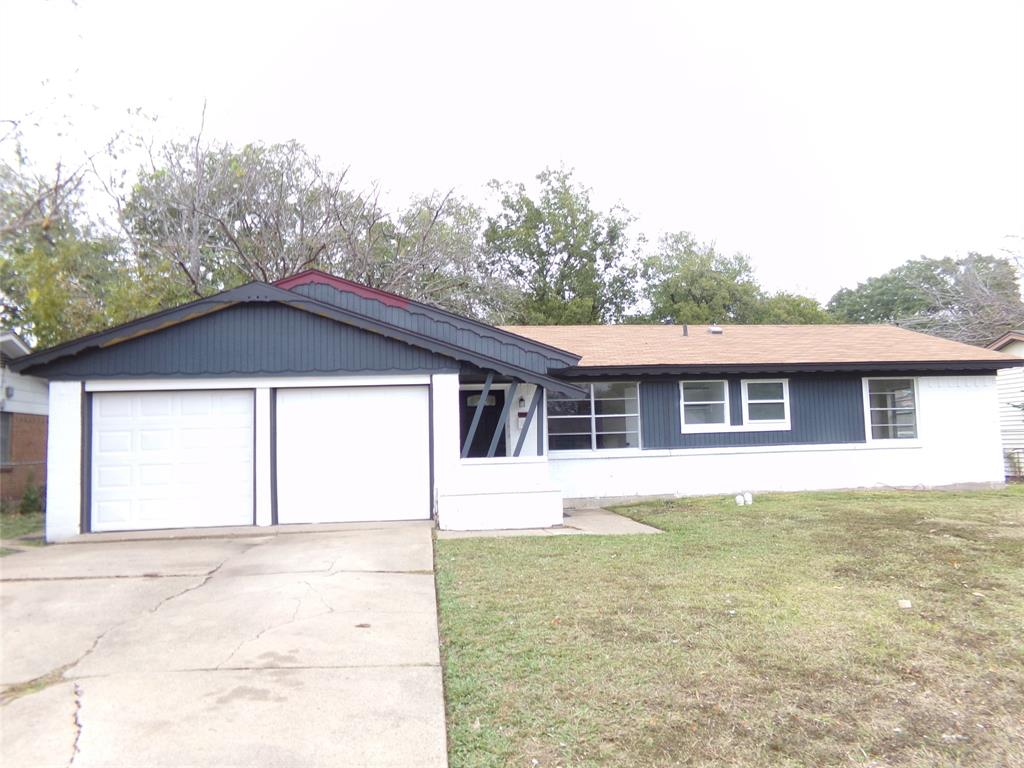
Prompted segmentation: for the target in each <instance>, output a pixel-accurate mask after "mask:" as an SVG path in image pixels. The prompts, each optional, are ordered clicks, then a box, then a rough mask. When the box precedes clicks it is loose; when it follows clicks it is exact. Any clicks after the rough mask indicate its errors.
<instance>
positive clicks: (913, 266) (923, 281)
mask: <svg viewBox="0 0 1024 768" xmlns="http://www.w3.org/2000/svg"><path fill="white" fill-rule="evenodd" d="M952 263H953V262H952V260H951V259H944V260H936V259H917V260H913V261H908V262H906V263H905V264H901V265H900V266H898V267H896V268H895V269H891V270H889V271H888V272H886V273H885V274H884V275H879V276H878V277H870V278H868V279H867V280H865V281H864V282H863V283H860V284H859V285H857V287H856V288H852V289H851V288H842V289H840V290H839V291H838V292H837V293H836V294H835V295H834V296H833V297H832V298H831V299H830V300H829V302H828V305H827V306H828V312H829V314H831V315H832V316H833V317H834V318H835V319H836V320H837V321H839V322H841V323H895V322H897V321H899V320H900V319H902V318H905V317H912V316H914V315H917V314H919V313H923V312H929V311H931V310H933V309H934V307H933V304H932V301H931V298H930V293H931V292H930V291H928V290H927V289H926V286H931V288H932V292H933V291H934V290H935V288H937V286H938V285H939V284H941V283H942V282H943V281H944V280H945V279H946V274H945V273H947V272H948V269H949V268H950V267H951V266H952Z"/></svg>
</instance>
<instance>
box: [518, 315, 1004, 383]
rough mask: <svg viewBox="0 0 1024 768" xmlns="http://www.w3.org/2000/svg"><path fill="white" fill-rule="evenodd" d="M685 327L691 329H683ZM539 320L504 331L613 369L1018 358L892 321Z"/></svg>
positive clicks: (959, 364) (972, 366)
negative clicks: (715, 327)
mask: <svg viewBox="0 0 1024 768" xmlns="http://www.w3.org/2000/svg"><path fill="white" fill-rule="evenodd" d="M684 328H685V330H684ZM708 328H709V326H707V325H690V326H688V327H684V326H681V325H538V326H509V327H506V328H505V330H508V331H511V332H513V333H517V334H522V335H524V336H529V337H530V338H534V339H536V340H538V341H541V342H544V343H545V344H555V345H559V346H563V347H565V348H567V349H571V350H573V351H574V352H576V353H577V354H579V355H580V356H581V359H580V362H579V363H578V364H577V366H576V368H575V372H579V373H596V372H598V371H614V370H622V371H625V370H628V369H634V370H639V369H643V370H659V371H664V372H670V371H672V370H690V371H709V372H710V371H716V370H717V371H726V370H735V371H743V370H856V369H859V370H865V369H874V370H884V369H898V368H902V369H904V370H909V369H921V370H929V369H942V370H994V369H996V368H1002V367H1007V366H1009V365H1013V364H1017V365H1019V364H1020V360H1019V358H1013V357H1011V356H1010V355H1004V354H1002V353H999V352H994V351H992V350H987V349H983V348H981V347H975V346H971V345H969V344H961V343H959V342H956V341H950V340H948V339H941V338H938V337H936V336H929V335H928V334H924V333H918V332H915V331H908V330H906V329H904V328H898V327H896V326H892V325H725V326H721V328H722V333H721V334H713V333H709V332H708Z"/></svg>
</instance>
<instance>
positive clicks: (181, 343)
mask: <svg viewBox="0 0 1024 768" xmlns="http://www.w3.org/2000/svg"><path fill="white" fill-rule="evenodd" d="M41 367H42V368H43V370H42V371H41V373H42V375H44V376H46V377H47V378H51V379H84V378H117V377H143V376H211V375H212V376H247V375H281V376H288V375H315V374H330V373H344V374H356V373H439V372H457V371H458V370H459V367H460V364H459V363H458V362H457V361H455V360H453V359H451V358H448V357H445V356H443V355H439V354H436V353H434V352H431V351H429V350H426V349H422V348H419V347H414V346H411V345H409V344H406V343H404V342H401V341H396V340H394V339H389V338H387V337H385V336H381V335H379V334H376V333H372V332H370V331H364V330H361V329H359V328H354V327H352V326H348V325H345V324H343V323H339V322H336V321H334V320H330V319H327V318H325V317H320V316H318V315H314V314H310V313H309V312H303V311H301V310H298V309H293V308H292V307H288V306H285V305H283V304H276V303H273V302H265V303H252V304H238V305H235V306H231V307H228V308H226V309H221V310H219V311H217V312H213V313H211V314H207V315H203V316H201V317H197V318H194V319H192V320H188V321H186V322H183V323H180V324H179V325H173V326H170V327H168V328H163V329H161V330H157V331H153V332H152V333H147V334H145V335H142V336H139V337H137V338H134V339H130V340H128V341H124V342H121V343H119V344H115V345H113V346H110V347H100V348H98V349H90V350H86V351H84V352H81V353H79V354H77V355H72V356H68V357H63V358H59V359H57V360H54V361H53V362H50V363H48V364H45V365H44V366H41Z"/></svg>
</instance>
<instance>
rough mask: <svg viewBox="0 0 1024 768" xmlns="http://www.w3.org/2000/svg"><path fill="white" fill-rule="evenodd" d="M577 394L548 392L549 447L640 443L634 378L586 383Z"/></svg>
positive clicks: (578, 448) (583, 448) (582, 448)
mask: <svg viewBox="0 0 1024 768" xmlns="http://www.w3.org/2000/svg"><path fill="white" fill-rule="evenodd" d="M587 389H588V390H589V392H588V395H587V396H585V397H580V398H569V397H559V396H557V395H554V394H551V395H549V396H548V398H547V403H548V409H547V412H548V448H549V449H550V450H552V451H573V450H576V451H591V450H602V449H609V448H639V447H640V394H639V388H638V387H637V384H636V382H601V383H599V384H589V385H587Z"/></svg>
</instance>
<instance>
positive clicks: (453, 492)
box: [431, 374, 562, 531]
mask: <svg viewBox="0 0 1024 768" xmlns="http://www.w3.org/2000/svg"><path fill="white" fill-rule="evenodd" d="M431 384H432V386H431V391H432V397H433V400H432V410H433V424H434V435H433V451H434V510H435V514H436V515H437V524H438V527H439V528H442V529H444V530H452V531H470V530H500V529H514V528H548V527H550V526H553V525H561V524H562V494H561V491H560V489H559V488H558V486H557V484H556V483H554V482H552V480H551V475H550V472H549V463H548V460H547V457H546V456H540V457H538V456H536V455H535V453H536V451H535V446H536V437H535V432H534V431H533V430H534V429H535V427H533V428H531V430H530V432H529V433H528V434H527V439H526V443H524V445H523V456H521V457H519V458H494V459H462V458H460V455H459V454H460V449H461V445H460V444H459V377H458V374H438V375H435V376H433V377H431ZM521 389H522V388H521ZM523 394H524V397H525V398H526V401H527V402H529V397H530V396H531V394H532V393H530V392H529V391H524V392H523ZM518 398H519V393H517V394H516V399H518ZM542 416H543V412H541V413H538V414H537V415H536V416H535V422H534V423H536V422H537V420H539V418H541V417H542ZM512 418H513V419H514V418H515V409H513V414H512ZM510 427H511V429H510V430H509V431H510V432H512V438H511V439H513V440H514V439H517V438H518V424H515V425H510ZM531 441H532V445H533V446H534V450H533V451H530V450H529V448H530V444H531ZM512 445H513V446H514V445H515V443H514V442H513V443H512Z"/></svg>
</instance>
